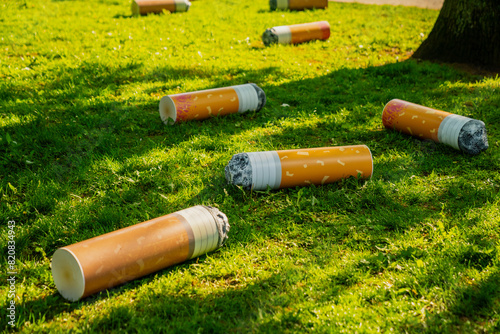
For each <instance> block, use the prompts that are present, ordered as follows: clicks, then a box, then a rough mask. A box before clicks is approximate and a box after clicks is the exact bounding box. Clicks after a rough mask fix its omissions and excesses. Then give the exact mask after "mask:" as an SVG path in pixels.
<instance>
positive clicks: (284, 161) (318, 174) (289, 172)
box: [225, 145, 373, 190]
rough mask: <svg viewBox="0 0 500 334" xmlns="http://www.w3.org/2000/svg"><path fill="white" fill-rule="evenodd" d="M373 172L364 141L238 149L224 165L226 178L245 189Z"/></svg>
mask: <svg viewBox="0 0 500 334" xmlns="http://www.w3.org/2000/svg"><path fill="white" fill-rule="evenodd" d="M372 173H373V159H372V154H371V152H370V149H369V148H368V147H367V146H366V145H353V146H338V147H320V148H309V149H298V150H285V151H268V152H251V153H239V154H235V155H233V157H232V158H231V160H230V161H229V163H228V164H227V166H226V168H225V174H226V180H227V181H228V182H229V183H232V184H234V185H239V186H242V187H243V188H245V189H247V190H265V189H267V187H270V188H271V189H278V188H287V187H294V186H307V185H311V184H316V185H322V184H325V183H332V182H335V181H338V180H340V179H343V178H348V177H350V176H354V177H360V178H363V179H366V178H369V177H371V175H372Z"/></svg>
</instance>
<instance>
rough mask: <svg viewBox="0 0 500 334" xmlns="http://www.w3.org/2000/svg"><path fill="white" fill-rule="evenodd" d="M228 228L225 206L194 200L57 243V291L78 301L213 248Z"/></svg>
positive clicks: (54, 273)
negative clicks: (166, 211)
mask: <svg viewBox="0 0 500 334" xmlns="http://www.w3.org/2000/svg"><path fill="white" fill-rule="evenodd" d="M228 231H229V223H228V220H227V217H226V216H225V215H224V214H223V213H222V212H220V211H219V210H217V209H215V208H212V207H208V206H201V205H198V206H194V207H191V208H188V209H184V210H181V211H177V212H174V213H172V214H169V215H166V216H163V217H159V218H156V219H152V220H149V221H146V222H142V223H140V224H136V225H133V226H129V227H126V228H123V229H120V230H117V231H114V232H110V233H107V234H104V235H101V236H98V237H95V238H92V239H88V240H85V241H82V242H79V243H76V244H73V245H70V246H66V247H63V248H59V249H57V250H56V251H55V253H54V256H53V257H52V264H51V265H52V277H53V278H54V283H55V285H56V287H57V290H59V293H60V294H61V295H62V296H63V297H64V298H66V299H68V300H70V301H76V300H79V299H80V298H84V297H87V296H89V295H91V294H93V293H96V292H99V291H101V290H104V289H109V288H112V287H114V286H116V285H119V284H123V283H125V282H128V281H131V280H133V279H136V278H138V277H141V276H144V275H148V274H150V273H153V272H155V271H158V270H161V269H164V268H166V267H169V266H172V265H174V264H178V263H181V262H184V261H186V260H189V259H192V258H195V257H197V256H200V255H202V254H205V253H208V252H210V251H213V250H215V249H217V248H219V247H221V246H222V244H223V243H224V241H225V240H226V239H227V232H228Z"/></svg>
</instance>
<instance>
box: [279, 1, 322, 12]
mask: <svg viewBox="0 0 500 334" xmlns="http://www.w3.org/2000/svg"><path fill="white" fill-rule="evenodd" d="M327 7H328V0H288V8H289V9H290V10H302V9H312V8H327Z"/></svg>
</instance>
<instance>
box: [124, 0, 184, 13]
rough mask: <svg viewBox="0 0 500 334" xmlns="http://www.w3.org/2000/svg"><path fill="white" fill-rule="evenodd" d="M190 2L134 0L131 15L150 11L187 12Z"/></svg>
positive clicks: (180, 0)
mask: <svg viewBox="0 0 500 334" xmlns="http://www.w3.org/2000/svg"><path fill="white" fill-rule="evenodd" d="M190 6H191V2H189V1H188V0H134V1H132V14H133V15H146V14H150V13H162V12H163V11H164V10H167V11H169V12H172V13H174V12H187V11H188V10H189V7H190Z"/></svg>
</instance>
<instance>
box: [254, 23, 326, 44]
mask: <svg viewBox="0 0 500 334" xmlns="http://www.w3.org/2000/svg"><path fill="white" fill-rule="evenodd" d="M329 37H330V24H329V23H328V22H327V21H319V22H311V23H302V24H293V25H289V26H278V27H273V28H270V29H266V31H265V32H264V34H262V41H263V42H264V44H265V45H266V46H267V45H270V44H275V43H276V44H298V43H303V42H308V41H312V40H316V39H319V40H326V39H328V38H329Z"/></svg>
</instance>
